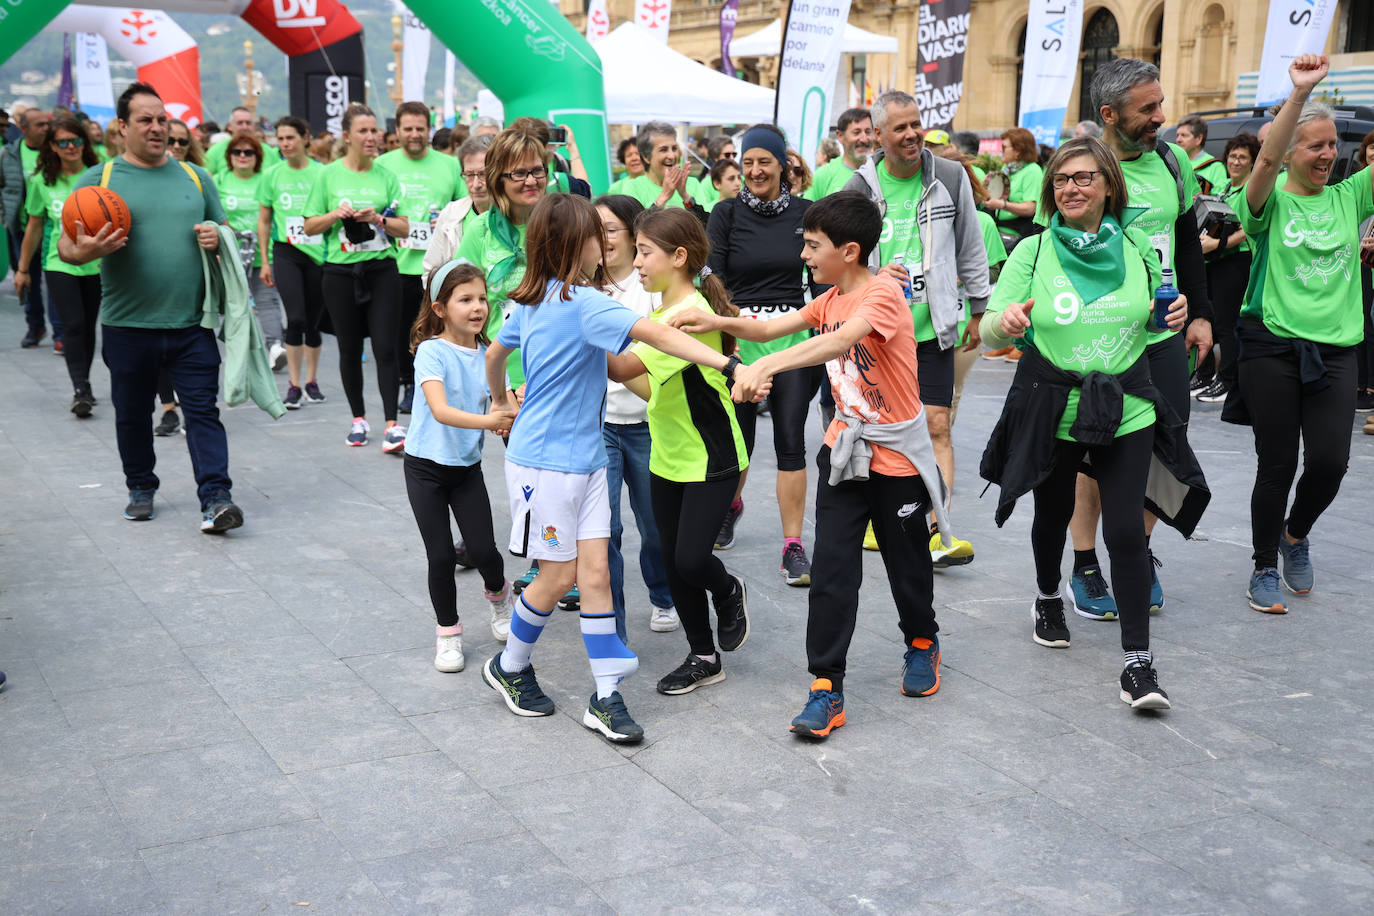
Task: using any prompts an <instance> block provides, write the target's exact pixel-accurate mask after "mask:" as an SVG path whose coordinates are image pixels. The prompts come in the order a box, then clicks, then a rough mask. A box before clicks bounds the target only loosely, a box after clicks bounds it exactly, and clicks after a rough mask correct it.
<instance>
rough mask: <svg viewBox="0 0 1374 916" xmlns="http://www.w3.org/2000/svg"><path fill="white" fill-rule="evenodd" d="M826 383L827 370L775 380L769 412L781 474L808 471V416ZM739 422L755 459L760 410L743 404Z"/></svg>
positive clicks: (737, 415)
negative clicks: (814, 400) (755, 431)
mask: <svg viewBox="0 0 1374 916" xmlns="http://www.w3.org/2000/svg"><path fill="white" fill-rule="evenodd" d="M825 380H826V379H825V367H824V366H803V367H802V368H800V369H788V370H787V371H786V372H779V373H778V374H777V375H775V376H773V389H772V391H770V392H769V393H768V408H769V410H768V412H769V415H770V416H771V417H772V419H773V452H774V455H775V456H776V458H777V460H778V470H779V471H804V470H806V412H807V411H808V410H809V409H810V407H811V399H812V398H814V397H815V396H816V392H817V391H818V390H820V388H821V387H822V386H823V385H825ZM826 387H828V386H826ZM735 418H736V419H737V420H738V421H739V429H740V433H741V434H742V435H743V437H744V449H745V451H746V452H747V453H748V454H749V455H750V456H752V455H753V454H754V429H755V427H756V426H757V425H758V408H757V406H756V405H754V404H739V405H737V406H736V407H735ZM722 514H723V513H722Z"/></svg>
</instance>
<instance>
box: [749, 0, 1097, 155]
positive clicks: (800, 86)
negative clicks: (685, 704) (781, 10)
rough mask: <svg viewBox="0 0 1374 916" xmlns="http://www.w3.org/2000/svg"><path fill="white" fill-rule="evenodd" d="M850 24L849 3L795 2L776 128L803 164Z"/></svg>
mask: <svg viewBox="0 0 1374 916" xmlns="http://www.w3.org/2000/svg"><path fill="white" fill-rule="evenodd" d="M1080 2H1081V0H1080ZM848 21H849V0H830V2H826V3H819V2H814V0H792V10H791V13H790V14H788V17H787V34H786V36H785V38H784V39H783V47H782V59H781V61H779V73H780V76H779V77H778V102H777V104H778V118H777V123H778V127H780V128H782V131H783V133H785V134H787V145H788V146H790V147H792V148H793V149H795V150H797V151H798V152H799V153H801V157H802V161H803V162H815V161H816V150H817V149H818V148H819V147H820V145H821V141H822V140H824V139H825V138H826V137H827V136H828V135H829V132H830V122H831V121H832V120H833V118H831V109H832V107H833V104H834V102H835V98H834V94H835V83H836V76H837V75H838V73H839V70H840V53H841V51H842V49H843V47H844V28H845V25H846V24H847V23H848ZM740 152H743V150H741V151H740Z"/></svg>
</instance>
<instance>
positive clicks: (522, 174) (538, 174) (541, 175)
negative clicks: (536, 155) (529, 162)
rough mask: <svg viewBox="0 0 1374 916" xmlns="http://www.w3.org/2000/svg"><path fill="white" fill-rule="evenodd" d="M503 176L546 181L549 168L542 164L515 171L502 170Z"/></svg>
mask: <svg viewBox="0 0 1374 916" xmlns="http://www.w3.org/2000/svg"><path fill="white" fill-rule="evenodd" d="M501 177H502V178H509V179H510V180H511V181H520V182H523V181H528V180H529V179H531V178H533V179H534V180H535V181H544V180H545V179H546V178H548V177H549V170H548V169H546V168H544V167H542V166H540V167H538V168H533V169H516V170H515V171H513V172H502V173H501Z"/></svg>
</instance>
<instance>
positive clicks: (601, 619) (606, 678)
mask: <svg viewBox="0 0 1374 916" xmlns="http://www.w3.org/2000/svg"><path fill="white" fill-rule="evenodd" d="M581 624H582V642H583V643H584V644H586V646H587V661H589V662H590V663H591V666H592V677H593V678H595V679H596V695H597V697H599V698H600V699H603V700H604V699H606V697H608V696H610V695H611V694H612V693H615V690H616V688H617V687H619V686H620V682H621V681H622V680H624V679H625V678H626V677H628V676H629V675H631V674H634V673H635V672H636V671H637V670H639V659H638V658H637V657H636V656H635V654H634V653H633V652H631V651H630V650H629V649H628V648H627V647H626V645H625V643H623V642H621V641H620V637H619V636H618V635H617V634H616V632H615V614H582V615H581Z"/></svg>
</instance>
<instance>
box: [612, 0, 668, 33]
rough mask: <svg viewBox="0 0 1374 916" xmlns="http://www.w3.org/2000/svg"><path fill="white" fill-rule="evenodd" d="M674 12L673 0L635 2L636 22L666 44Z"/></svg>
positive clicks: (636, 0)
mask: <svg viewBox="0 0 1374 916" xmlns="http://www.w3.org/2000/svg"><path fill="white" fill-rule="evenodd" d="M672 12H673V0H635V22H637V23H639V24H640V25H641V26H643V27H644V28H646V29H648V30H649V31H650V32H651V33H652V34H653V36H654V37H655V38H657V39H658V40H659V41H661V42H663V43H664V44H667V43H668V18H669V17H670V16H671V15H672ZM607 27H608V28H609V27H610V23H609V22H607Z"/></svg>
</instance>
